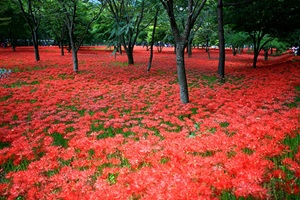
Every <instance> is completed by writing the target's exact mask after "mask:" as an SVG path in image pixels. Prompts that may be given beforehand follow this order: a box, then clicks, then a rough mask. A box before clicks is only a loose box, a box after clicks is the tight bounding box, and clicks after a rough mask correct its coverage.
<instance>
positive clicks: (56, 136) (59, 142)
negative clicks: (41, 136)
mask: <svg viewBox="0 0 300 200" xmlns="http://www.w3.org/2000/svg"><path fill="white" fill-rule="evenodd" d="M50 136H51V137H52V138H53V143H52V145H54V146H61V147H64V148H67V147H68V140H67V139H65V138H64V136H63V135H62V134H60V133H56V132H55V133H53V134H51V135H50Z"/></svg>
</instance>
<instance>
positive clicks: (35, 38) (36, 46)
mask: <svg viewBox="0 0 300 200" xmlns="http://www.w3.org/2000/svg"><path fill="white" fill-rule="evenodd" d="M32 40H33V47H34V55H35V60H36V61H39V60H40V53H39V42H38V36H37V31H33V33H32Z"/></svg>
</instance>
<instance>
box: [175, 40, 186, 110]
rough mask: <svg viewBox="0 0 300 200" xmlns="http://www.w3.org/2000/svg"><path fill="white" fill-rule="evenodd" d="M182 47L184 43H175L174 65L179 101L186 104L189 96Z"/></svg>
mask: <svg viewBox="0 0 300 200" xmlns="http://www.w3.org/2000/svg"><path fill="white" fill-rule="evenodd" d="M184 46H185V45H184V42H177V44H176V65H177V75H178V82H179V87H180V100H181V102H182V103H184V104H186V103H188V102H189V94H188V85H187V79H186V72H185V66H184Z"/></svg>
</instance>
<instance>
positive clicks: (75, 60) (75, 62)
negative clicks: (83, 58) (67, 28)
mask: <svg viewBox="0 0 300 200" xmlns="http://www.w3.org/2000/svg"><path fill="white" fill-rule="evenodd" d="M69 37H70V38H69V39H70V40H69V43H70V46H71V49H72V59H73V70H74V72H76V73H77V72H78V57H77V52H78V49H77V48H76V44H75V41H74V35H73V32H72V31H71V32H70V33H69Z"/></svg>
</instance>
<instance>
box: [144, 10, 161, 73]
mask: <svg viewBox="0 0 300 200" xmlns="http://www.w3.org/2000/svg"><path fill="white" fill-rule="evenodd" d="M158 11H159V10H158V9H157V10H156V13H155V17H154V23H153V30H152V37H151V44H150V45H151V46H150V57H149V62H148V69H147V71H150V69H151V66H152V60H153V44H154V35H155V29H156V23H157V16H158ZM147 49H148V45H147Z"/></svg>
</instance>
